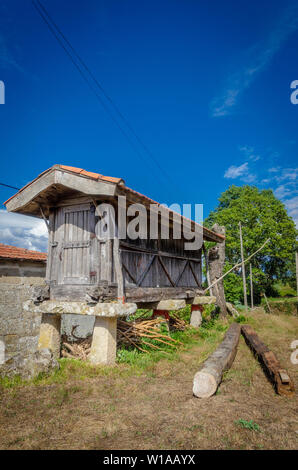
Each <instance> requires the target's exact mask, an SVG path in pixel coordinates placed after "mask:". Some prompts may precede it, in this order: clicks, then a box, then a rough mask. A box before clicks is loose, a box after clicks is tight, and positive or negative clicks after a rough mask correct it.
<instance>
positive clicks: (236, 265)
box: [204, 238, 270, 294]
mask: <svg viewBox="0 0 298 470" xmlns="http://www.w3.org/2000/svg"><path fill="white" fill-rule="evenodd" d="M269 241H270V238H268V239H267V240H266V241H265V243H263V245H262V246H260V248H258V249H257V250H256V251H255V252H254V253H253V254H252V255H250V256H249V257H248V258H246V259H245V260H244V261H243V263H247V261H249V260H250V259H251V258H252V257H253V256H255V255H256V254H257V253H258V252H259V251H261V250H262V249H263V248H264V246H265V245H267V243H268V242H269ZM241 265H242V261H240V262H239V263H237V264H235V266H233V267H232V268H231V269H229V270H228V271H227V272H226V273H224V274H223V275H222V276H221V277H220V278H219V279H216V281H214V282H213V283H212V284H210V286H208V287H207V288H206V289H205V290H204V294H205V293H206V292H208V290H209V289H211V288H212V287H213V286H215V284H217V283H218V282H219V281H221V280H222V279H223V278H224V277H226V276H227V275H228V274H229V273H230V272H231V271H233V270H234V269H236V268H238V267H239V266H241Z"/></svg>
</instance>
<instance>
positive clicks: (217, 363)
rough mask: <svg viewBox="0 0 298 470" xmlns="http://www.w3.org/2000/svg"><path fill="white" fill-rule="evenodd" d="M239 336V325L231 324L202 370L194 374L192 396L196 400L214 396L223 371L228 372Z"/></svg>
mask: <svg viewBox="0 0 298 470" xmlns="http://www.w3.org/2000/svg"><path fill="white" fill-rule="evenodd" d="M239 336H240V325H239V324H238V323H232V325H231V326H230V328H229V329H228V331H227V333H226V335H225V337H224V340H223V341H222V343H221V344H220V345H219V346H218V348H217V349H216V351H215V352H214V353H213V354H211V356H209V357H208V359H207V360H206V361H205V362H204V364H203V366H202V368H201V369H200V370H199V372H197V373H196V375H195V377H194V381H193V394H194V395H195V396H196V397H198V398H208V397H211V396H212V395H214V393H215V392H216V390H217V387H218V385H219V384H220V382H221V380H222V375H223V373H224V371H225V370H228V369H229V368H230V367H231V365H232V364H233V361H234V359H235V356H236V352H237V346H238V342H239Z"/></svg>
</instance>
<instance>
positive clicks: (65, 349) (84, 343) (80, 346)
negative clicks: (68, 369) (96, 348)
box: [61, 336, 92, 361]
mask: <svg viewBox="0 0 298 470" xmlns="http://www.w3.org/2000/svg"><path fill="white" fill-rule="evenodd" d="M91 341H92V337H91V336H88V338H78V339H77V340H76V341H75V342H73V343H71V342H70V341H67V339H66V338H65V337H64V338H63V340H62V350H61V354H62V357H68V358H70V359H81V360H82V361H86V360H87V357H88V354H89V353H90V350H91Z"/></svg>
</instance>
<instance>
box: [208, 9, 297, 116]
mask: <svg viewBox="0 0 298 470" xmlns="http://www.w3.org/2000/svg"><path fill="white" fill-rule="evenodd" d="M297 29H298V4H297V3H293V4H291V5H290V6H289V7H287V8H286V9H285V11H284V14H283V15H282V16H281V18H280V20H279V23H278V24H277V25H276V26H275V28H274V29H273V30H272V32H271V33H270V34H269V35H268V37H267V38H266V39H265V40H264V41H262V42H261V43H259V44H255V45H254V46H253V47H252V48H251V50H250V51H248V54H244V55H246V56H247V55H248V56H250V57H248V59H247V63H246V64H245V65H242V66H241V67H240V69H239V70H238V71H236V72H235V73H234V74H232V75H231V76H230V77H228V79H227V83H226V86H225V89H224V90H223V92H222V93H221V94H220V95H219V96H216V97H215V98H214V99H213V100H212V102H211V105H210V109H211V116H213V117H221V116H226V115H228V114H230V113H231V110H232V108H233V107H234V106H235V105H236V104H237V100H238V98H239V96H240V95H241V94H242V93H243V92H244V90H246V89H247V88H248V87H249V86H250V85H251V83H252V82H253V81H254V80H255V79H256V78H257V76H258V74H259V73H261V72H262V71H263V70H264V69H265V68H266V66H268V65H269V63H270V62H271V60H272V58H273V57H274V55H275V54H276V53H277V52H278V51H279V49H280V48H281V47H282V45H283V44H284V42H285V41H286V40H287V39H288V38H289V36H290V35H291V34H292V33H293V32H295V31H296V30H297Z"/></svg>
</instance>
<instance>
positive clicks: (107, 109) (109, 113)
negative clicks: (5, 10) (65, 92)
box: [32, 1, 147, 163]
mask: <svg viewBox="0 0 298 470" xmlns="http://www.w3.org/2000/svg"><path fill="white" fill-rule="evenodd" d="M32 3H33V5H34V7H35V8H36V10H37V11H38V13H39V15H40V16H41V17H42V19H43V20H44V22H45V23H46V24H47V26H48V28H49V29H50V31H51V33H52V34H53V35H54V36H55V38H56V39H57V41H58V42H59V44H60V46H61V47H62V48H63V50H64V51H65V52H66V54H67V55H68V57H69V58H70V60H71V62H72V63H73V65H74V66H75V67H76V69H77V70H78V72H79V73H80V75H81V76H82V77H83V79H84V80H85V82H86V83H87V85H88V86H89V88H90V89H91V90H92V91H93V93H94V94H95V95H96V97H97V99H98V100H99V102H100V104H101V105H102V106H103V108H104V109H105V111H106V112H107V113H108V115H109V116H110V118H111V119H112V120H113V122H114V123H115V124H116V126H117V127H118V128H119V130H120V131H121V132H122V134H123V135H124V136H125V137H126V139H127V140H128V141H129V143H130V145H131V146H132V147H133V149H134V150H135V152H136V153H137V154H138V155H139V156H140V157H141V158H143V160H144V157H143V155H142V154H141V153H140V152H139V151H138V149H137V148H136V147H135V145H134V143H133V142H132V141H131V139H130V138H129V136H128V135H127V133H126V132H125V130H124V129H123V128H122V127H121V126H120V124H119V123H118V121H117V120H116V119H115V117H114V116H113V114H112V113H111V112H110V110H109V108H108V107H107V106H106V104H105V102H104V101H103V100H102V98H101V97H100V95H99V94H98V93H97V91H96V90H95V89H94V88H93V86H92V84H91V83H90V81H89V80H88V78H87V77H86V76H85V74H84V72H83V71H82V70H81V68H80V67H79V65H78V64H77V63H76V62H75V60H74V59H73V57H72V55H71V54H70V52H69V51H68V50H67V49H66V47H65V46H64V44H63V42H62V41H61V39H60V38H59V37H58V36H57V34H56V32H55V30H54V29H53V28H52V26H51V25H50V23H49V22H48V21H47V19H46V18H45V16H44V15H43V13H42V12H41V11H40V10H39V8H38V7H37V5H35V3H34V2H33V1H32ZM144 161H146V160H144ZM146 163H147V162H146Z"/></svg>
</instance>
